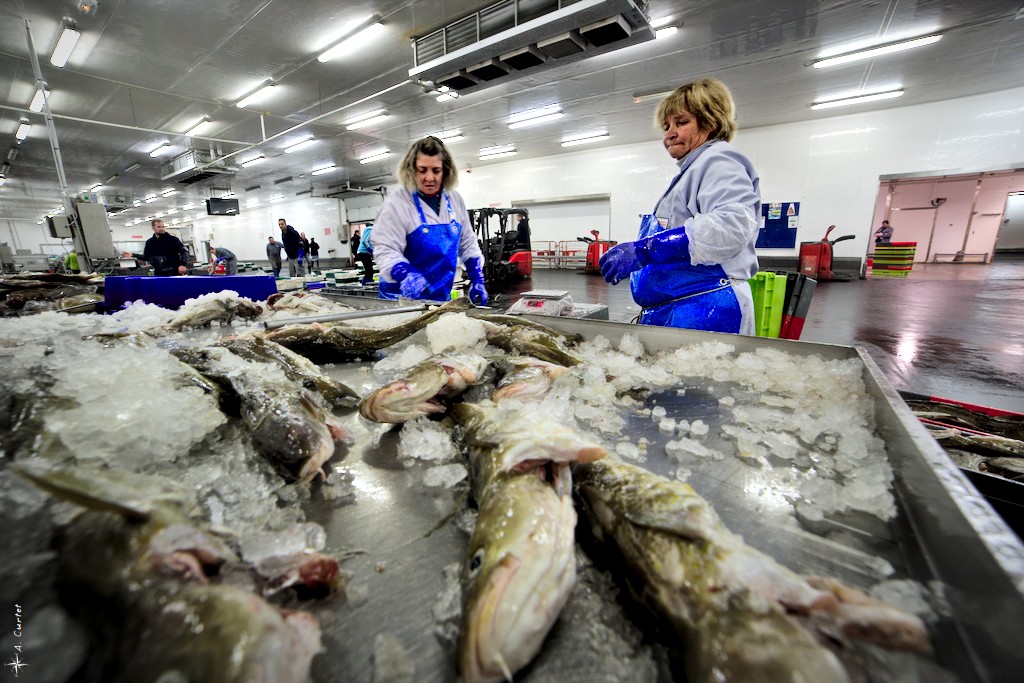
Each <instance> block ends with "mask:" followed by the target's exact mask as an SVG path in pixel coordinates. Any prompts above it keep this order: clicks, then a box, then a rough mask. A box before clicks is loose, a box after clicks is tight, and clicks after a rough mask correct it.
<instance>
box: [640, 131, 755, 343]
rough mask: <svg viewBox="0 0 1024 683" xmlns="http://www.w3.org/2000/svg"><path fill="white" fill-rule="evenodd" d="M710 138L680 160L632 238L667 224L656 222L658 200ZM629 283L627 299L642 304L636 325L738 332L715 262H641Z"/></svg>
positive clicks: (735, 308) (728, 287)
mask: <svg viewBox="0 0 1024 683" xmlns="http://www.w3.org/2000/svg"><path fill="white" fill-rule="evenodd" d="M714 142H715V141H714V140H712V141H710V142H706V143H704V144H703V145H701V146H700V147H698V148H697V149H695V150H694V151H692V152H690V154H689V155H688V156H687V157H686V159H684V161H683V163H682V165H681V166H680V167H679V173H678V174H677V175H676V177H675V178H673V179H672V182H671V183H670V184H669V186H668V189H667V190H665V193H664V194H663V195H661V199H659V200H658V203H657V204H655V205H654V211H653V212H651V213H649V214H646V215H644V216H642V217H641V220H640V231H639V236H638V239H640V240H642V239H646V238H648V237H653V236H654V235H656V234H658V233H659V232H661V231H663V230H665V229H667V228H668V227H669V226H662V225H661V224H660V223H659V222H658V217H657V214H658V209H659V208H660V207H661V203H662V202H663V201H664V200H665V197H667V196H668V194H669V193H670V192H671V191H672V189H673V188H674V187H675V186H676V183H678V182H679V180H680V179H681V178H682V177H683V174H684V173H686V171H687V170H688V169H689V168H690V166H691V165H692V164H693V162H694V161H695V160H696V159H697V157H699V156H700V155H701V154H703V153H704V151H705V150H707V149H708V147H710V146H711V145H712V144H714ZM671 227H679V226H671ZM630 288H631V289H632V292H633V299H634V300H635V301H636V302H637V303H638V304H640V306H642V307H643V310H642V311H641V312H640V324H641V325H659V326H662V327H685V328H687V329H691V330H708V331H712V332H734V333H735V332H739V331H740V325H741V323H742V322H743V314H742V310H741V309H740V304H739V301H738V300H737V299H736V294H735V293H734V292H733V290H732V282H731V280H730V279H729V276H728V275H726V274H725V270H724V269H723V268H722V266H720V265H713V266H698V265H694V264H690V263H667V264H652V265H649V266H644V267H643V268H641V269H640V270H638V271H636V272H634V273H633V274H632V275H630Z"/></svg>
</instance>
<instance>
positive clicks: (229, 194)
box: [220, 190, 235, 199]
mask: <svg viewBox="0 0 1024 683" xmlns="http://www.w3.org/2000/svg"><path fill="white" fill-rule="evenodd" d="M234 196H235V193H234V192H232V191H231V190H228V191H227V192H225V193H224V194H222V195H221V196H220V198H221V199H231V198H233V197H234Z"/></svg>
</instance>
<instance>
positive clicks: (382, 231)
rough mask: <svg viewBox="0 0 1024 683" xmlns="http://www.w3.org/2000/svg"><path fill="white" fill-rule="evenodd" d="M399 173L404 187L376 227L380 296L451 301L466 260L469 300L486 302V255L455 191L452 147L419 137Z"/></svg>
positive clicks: (379, 216)
mask: <svg viewBox="0 0 1024 683" xmlns="http://www.w3.org/2000/svg"><path fill="white" fill-rule="evenodd" d="M398 176H399V179H400V180H401V182H402V185H403V186H402V187H401V188H399V189H398V191H397V192H395V193H393V194H391V195H390V196H388V199H387V201H385V202H384V206H383V207H381V210H380V213H379V214H377V219H376V220H375V221H374V227H373V256H374V260H376V262H377V267H378V268H379V269H380V274H381V278H380V290H379V291H380V297H381V298H382V299H397V298H398V296H399V295H401V296H404V297H407V298H410V299H429V300H433V301H448V299H450V298H451V291H452V284H453V283H454V281H455V269H456V267H457V266H458V264H459V261H462V263H463V265H464V266H465V268H466V274H467V276H468V277H469V281H470V287H469V298H470V300H471V301H472V302H473V303H475V304H479V305H481V306H484V305H486V304H487V299H488V297H487V289H486V288H485V287H484V274H483V254H482V253H481V252H480V246H479V244H477V240H476V235H474V234H473V228H472V224H471V223H470V222H469V214H468V213H467V211H466V203H465V202H464V201H463V199H462V197H461V196H460V195H459V193H458V192H455V185H456V184H457V182H458V171H457V170H456V167H455V161H454V160H453V159H452V156H451V154H450V153H449V152H448V148H447V147H445V145H444V143H443V142H441V141H440V140H438V139H437V138H435V137H432V136H427V137H425V138H422V139H420V140H417V141H416V142H414V143H413V145H412V146H411V147H410V148H409V151H408V152H407V153H406V155H405V158H404V159H403V160H402V162H401V164H400V165H399V167H398ZM363 239H364V240H365V239H366V236H365V231H364V236H363Z"/></svg>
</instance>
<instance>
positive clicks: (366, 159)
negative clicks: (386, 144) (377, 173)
mask: <svg viewBox="0 0 1024 683" xmlns="http://www.w3.org/2000/svg"><path fill="white" fill-rule="evenodd" d="M389 156H391V150H389V149H386V150H384V151H383V152H377V153H376V154H371V155H370V156H366V157H363V158H361V159H360V160H359V163H361V164H372V163H373V162H374V161H380V160H381V159H387V158H388V157H389Z"/></svg>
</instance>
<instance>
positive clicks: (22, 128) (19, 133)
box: [14, 119, 32, 142]
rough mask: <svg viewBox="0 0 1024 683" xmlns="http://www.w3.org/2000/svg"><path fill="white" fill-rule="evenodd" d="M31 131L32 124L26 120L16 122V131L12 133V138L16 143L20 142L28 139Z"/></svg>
mask: <svg viewBox="0 0 1024 683" xmlns="http://www.w3.org/2000/svg"><path fill="white" fill-rule="evenodd" d="M31 130H32V124H31V123H29V122H28V119H22V120H21V121H19V122H18V130H16V131H15V132H14V137H15V138H17V140H18V142H21V141H22V140H24V139H25V138H27V137H28V134H29V132H30V131H31Z"/></svg>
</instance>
